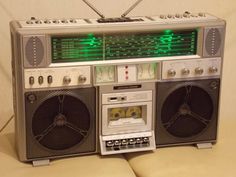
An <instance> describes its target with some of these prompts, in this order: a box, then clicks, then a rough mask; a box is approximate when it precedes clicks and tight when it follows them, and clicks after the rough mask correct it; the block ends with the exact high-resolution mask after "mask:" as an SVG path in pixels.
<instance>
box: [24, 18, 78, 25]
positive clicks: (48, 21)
mask: <svg viewBox="0 0 236 177" xmlns="http://www.w3.org/2000/svg"><path fill="white" fill-rule="evenodd" d="M77 22H78V21H77V20H76V19H63V20H57V19H55V20H48V19H46V20H28V21H26V23H27V24H60V23H61V24H67V23H72V24H75V23H77Z"/></svg>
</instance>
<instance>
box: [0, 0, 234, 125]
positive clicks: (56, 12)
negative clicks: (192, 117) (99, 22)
mask: <svg viewBox="0 0 236 177" xmlns="http://www.w3.org/2000/svg"><path fill="white" fill-rule="evenodd" d="M89 1H90V2H91V3H92V4H94V5H95V6H96V7H97V8H98V9H99V10H100V11H101V12H103V13H104V14H105V16H107V17H112V16H119V15H121V14H122V13H123V12H124V11H125V10H126V9H127V8H128V7H129V6H130V5H131V4H132V3H133V2H134V1H135V0H119V1H116V0H89ZM186 10H188V11H190V12H208V13H211V14H214V15H216V16H218V17H221V18H224V19H226V20H227V37H226V46H225V61H224V72H223V73H224V75H223V87H222V97H221V119H225V118H234V115H236V108H235V105H234V104H235V103H236V94H235V91H236V89H235V88H234V87H235V86H236V84H235V78H234V77H236V70H235V66H236V58H235V54H234V52H235V50H236V30H235V29H236V23H235V19H236V1H235V0H224V1H222V0H198V1H190V0H178V1H177V0H175V1H173V0H165V1H157V0H143V2H141V4H140V5H139V6H138V7H137V8H136V9H135V10H134V11H132V12H131V13H130V15H131V16H135V15H137V16H145V15H157V14H168V13H170V14H171V13H172V14H173V13H182V12H184V11H186ZM32 16H35V17H38V18H63V17H64V18H67V17H78V18H84V17H85V18H96V17H97V15H96V14H95V13H94V12H93V11H92V10H90V9H89V8H88V7H87V6H86V5H85V4H84V3H83V2H82V1H81V0H80V1H79V0H70V1H68V0H50V1H48V0H40V1H39V0H27V1H26V0H17V1H16V0H0V22H1V26H0V81H1V86H0V128H1V127H2V126H3V125H4V124H5V123H6V122H7V120H8V119H9V118H10V116H11V115H12V114H13V111H12V91H11V66H10V62H11V54H10V35H9V25H8V24H9V21H11V20H14V19H28V18H30V17H32Z"/></svg>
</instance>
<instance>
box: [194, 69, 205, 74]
mask: <svg viewBox="0 0 236 177" xmlns="http://www.w3.org/2000/svg"><path fill="white" fill-rule="evenodd" d="M203 72H204V70H203V69H202V68H200V67H197V68H196V69H195V73H196V74H198V75H202V74H203Z"/></svg>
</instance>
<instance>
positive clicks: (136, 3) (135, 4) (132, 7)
mask: <svg viewBox="0 0 236 177" xmlns="http://www.w3.org/2000/svg"><path fill="white" fill-rule="evenodd" d="M141 1H142V0H137V1H136V2H135V3H134V4H133V5H132V6H131V7H130V8H129V9H128V10H126V11H125V13H123V14H122V15H121V17H125V16H126V15H127V14H128V13H130V11H132V10H133V9H134V8H135V7H136V6H137V5H138V4H139V3H140V2H141Z"/></svg>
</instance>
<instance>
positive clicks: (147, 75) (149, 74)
mask: <svg viewBox="0 0 236 177" xmlns="http://www.w3.org/2000/svg"><path fill="white" fill-rule="evenodd" d="M137 68H138V80H151V79H156V74H157V63H144V64H138V65H137Z"/></svg>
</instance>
